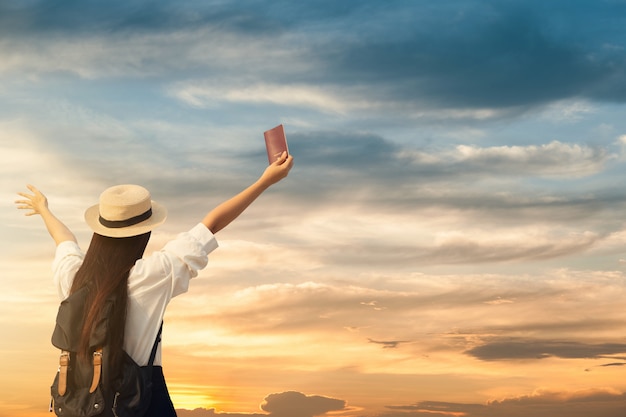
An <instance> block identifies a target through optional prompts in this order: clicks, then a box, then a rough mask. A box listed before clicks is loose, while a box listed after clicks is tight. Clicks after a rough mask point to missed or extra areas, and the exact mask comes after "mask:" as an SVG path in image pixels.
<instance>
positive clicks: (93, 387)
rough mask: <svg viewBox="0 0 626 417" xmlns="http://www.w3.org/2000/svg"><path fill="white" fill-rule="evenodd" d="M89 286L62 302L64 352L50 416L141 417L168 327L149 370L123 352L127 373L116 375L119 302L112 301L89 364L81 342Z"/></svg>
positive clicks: (57, 331) (98, 325)
mask: <svg viewBox="0 0 626 417" xmlns="http://www.w3.org/2000/svg"><path fill="white" fill-rule="evenodd" d="M88 292H89V286H85V287H83V288H81V289H79V290H77V291H75V292H74V293H73V294H71V295H70V296H69V297H68V298H67V299H65V300H64V301H63V302H61V305H60V306H59V311H58V313H57V318H56V325H55V328H54V332H53V333H52V344H53V345H54V346H56V347H57V348H59V349H61V356H60V358H59V369H58V371H57V374H56V376H55V378H54V382H53V383H52V386H51V387H50V391H51V394H52V399H51V402H50V411H53V410H54V412H55V414H56V415H57V416H59V417H92V416H98V417H141V416H143V415H144V414H145V413H146V411H147V409H148V407H149V406H150V401H151V398H152V366H153V363H154V358H155V356H156V351H157V346H158V344H159V342H160V340H161V331H162V329H163V323H161V328H160V329H159V333H158V334H157V337H156V339H155V341H154V345H153V346H152V351H151V353H150V360H149V362H148V365H146V366H139V365H138V364H137V363H136V362H135V361H134V360H133V359H132V358H131V357H130V356H129V355H128V354H127V353H126V352H124V351H123V352H122V356H123V357H122V360H121V369H120V371H119V372H114V370H113V369H110V368H111V366H110V363H109V362H110V360H109V355H110V351H109V346H108V345H107V342H108V340H109V335H110V333H111V332H112V331H114V330H113V329H111V328H110V326H109V317H110V313H111V311H113V308H114V307H115V298H114V297H112V298H111V299H109V300H107V301H106V303H105V305H104V307H103V308H102V310H101V312H100V315H99V317H98V319H97V320H96V322H95V325H94V328H93V330H92V332H91V335H90V339H89V346H90V351H91V352H93V354H92V358H91V360H89V361H86V360H79V359H78V356H77V353H76V352H77V351H78V342H79V340H80V333H81V330H82V328H83V322H84V317H85V312H86V308H85V304H86V303H85V300H86V297H87V294H88Z"/></svg>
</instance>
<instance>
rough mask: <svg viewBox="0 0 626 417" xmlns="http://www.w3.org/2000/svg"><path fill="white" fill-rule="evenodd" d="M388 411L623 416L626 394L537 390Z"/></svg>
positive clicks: (417, 416)
mask: <svg viewBox="0 0 626 417" xmlns="http://www.w3.org/2000/svg"><path fill="white" fill-rule="evenodd" d="M387 408H388V409H390V410H393V411H391V412H385V413H381V414H380V415H379V417H426V416H430V417H433V416H437V415H440V416H442V417H444V416H454V417H461V416H463V417H523V416H528V415H532V416H533V417H588V416H590V415H593V416H599V417H620V416H622V415H623V413H624V410H625V409H626V394H624V393H621V392H619V391H615V390H610V389H601V388H599V389H588V390H581V391H573V392H568V391H551V390H537V391H536V392H534V393H533V394H531V395H523V396H519V397H511V398H506V399H503V400H495V401H490V402H488V403H487V404H463V403H453V402H438V401H422V402H419V403H416V404H413V405H406V406H388V407H387Z"/></svg>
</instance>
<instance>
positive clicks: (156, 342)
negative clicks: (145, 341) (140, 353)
mask: <svg viewBox="0 0 626 417" xmlns="http://www.w3.org/2000/svg"><path fill="white" fill-rule="evenodd" d="M162 332H163V322H161V327H159V333H157V337H156V339H154V345H152V352H150V360H149V361H148V366H152V365H153V364H154V358H156V352H157V347H158V346H159V342H160V341H161V333H162Z"/></svg>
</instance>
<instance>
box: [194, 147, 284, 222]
mask: <svg viewBox="0 0 626 417" xmlns="http://www.w3.org/2000/svg"><path fill="white" fill-rule="evenodd" d="M292 166H293V157H292V156H291V155H289V156H287V152H283V154H282V156H281V157H280V158H279V159H278V160H276V162H274V163H272V164H271V165H270V166H268V167H267V168H266V169H265V171H264V172H263V174H262V175H261V176H260V177H259V179H258V180H256V181H255V182H254V184H252V185H250V186H249V187H248V188H246V189H245V190H243V191H242V192H240V193H239V194H237V195H236V196H234V197H232V198H231V199H229V200H226V201H225V202H223V203H222V204H220V205H218V206H217V207H215V208H214V209H213V210H211V211H210V212H209V213H207V215H206V216H205V217H204V219H203V220H202V223H203V224H204V225H205V226H206V227H208V228H209V230H210V231H211V232H213V233H217V232H219V231H220V230H222V229H223V228H224V227H226V226H228V225H229V224H230V223H231V222H232V221H233V220H235V219H236V218H237V217H239V215H240V214H241V213H243V212H244V210H245V209H246V208H248V206H249V205H250V204H252V202H253V201H254V200H256V199H257V197H259V196H260V195H261V194H263V192H264V191H265V190H267V189H268V188H269V187H270V186H271V185H273V184H275V183H277V182H278V181H280V180H282V179H283V178H285V177H286V176H287V174H289V170H291V167H292Z"/></svg>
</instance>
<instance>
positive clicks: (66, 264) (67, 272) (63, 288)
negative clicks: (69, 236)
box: [52, 240, 85, 301]
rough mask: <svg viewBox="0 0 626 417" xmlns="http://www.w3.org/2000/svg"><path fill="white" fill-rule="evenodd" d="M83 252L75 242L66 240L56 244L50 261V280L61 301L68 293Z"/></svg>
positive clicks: (82, 257)
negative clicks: (52, 259)
mask: <svg viewBox="0 0 626 417" xmlns="http://www.w3.org/2000/svg"><path fill="white" fill-rule="evenodd" d="M84 258H85V254H84V253H83V251H82V250H81V249H80V247H79V246H78V244H77V243H76V242H73V241H71V240H67V241H65V242H61V243H59V244H58V245H57V249H56V252H55V255H54V261H52V282H53V283H54V287H55V288H56V289H57V294H58V295H59V299H60V300H61V301H63V300H65V299H66V298H67V297H68V296H69V295H70V288H72V282H74V275H76V271H78V268H80V266H81V265H82V263H83V259H84Z"/></svg>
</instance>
